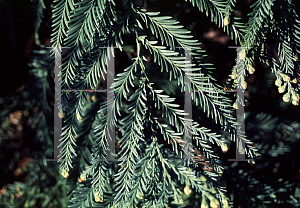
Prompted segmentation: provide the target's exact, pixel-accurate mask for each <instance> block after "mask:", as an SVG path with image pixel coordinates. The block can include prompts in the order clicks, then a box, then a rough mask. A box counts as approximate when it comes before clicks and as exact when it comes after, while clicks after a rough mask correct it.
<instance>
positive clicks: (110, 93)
mask: <svg viewBox="0 0 300 208" xmlns="http://www.w3.org/2000/svg"><path fill="white" fill-rule="evenodd" d="M109 49H111V54H110V50H109ZM107 53H108V54H107V55H108V70H107V114H108V115H107V128H108V139H107V142H108V147H107V160H108V161H115V140H116V130H115V125H114V120H115V104H114V96H115V94H114V87H113V86H112V85H113V83H114V77H115V55H114V48H113V47H108V48H107Z"/></svg>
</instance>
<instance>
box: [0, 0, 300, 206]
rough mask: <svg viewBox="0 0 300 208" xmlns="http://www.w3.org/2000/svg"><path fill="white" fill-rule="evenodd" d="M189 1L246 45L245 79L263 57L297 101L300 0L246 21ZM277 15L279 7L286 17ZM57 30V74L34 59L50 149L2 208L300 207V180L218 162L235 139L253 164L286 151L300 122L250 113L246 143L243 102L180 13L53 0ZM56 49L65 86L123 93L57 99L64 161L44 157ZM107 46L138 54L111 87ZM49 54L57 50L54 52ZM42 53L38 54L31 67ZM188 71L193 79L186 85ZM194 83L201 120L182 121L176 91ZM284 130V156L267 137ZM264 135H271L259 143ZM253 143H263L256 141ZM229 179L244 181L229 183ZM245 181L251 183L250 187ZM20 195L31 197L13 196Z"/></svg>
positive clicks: (268, 6)
mask: <svg viewBox="0 0 300 208" xmlns="http://www.w3.org/2000/svg"><path fill="white" fill-rule="evenodd" d="M186 1H187V0H186ZM4 2H6V1H5V0H2V1H0V3H1V4H4ZM189 2H190V3H191V4H192V5H193V6H197V7H198V8H199V10H200V11H201V12H204V13H205V14H206V15H207V16H210V17H211V21H212V22H214V23H215V24H216V25H217V26H218V27H220V28H223V30H224V31H225V32H226V33H227V34H229V35H230V36H231V39H232V40H234V41H235V42H236V44H240V45H241V46H242V47H245V49H244V50H243V53H242V54H241V57H238V58H237V59H236V60H237V61H238V59H241V58H242V59H245V68H246V69H247V71H248V72H247V75H249V74H253V73H254V71H255V69H254V66H253V65H252V64H253V63H254V61H255V60H259V62H260V63H262V64H263V66H265V67H266V68H270V69H272V73H274V75H275V76H276V82H275V84H276V85H277V86H278V87H279V89H278V90H279V92H280V93H283V92H284V91H285V90H286V89H287V90H288V92H287V93H286V94H285V95H284V96H283V101H284V102H288V101H289V100H290V98H291V100H292V104H293V105H298V103H299V93H298V91H299V89H300V85H299V82H300V74H299V65H298V64H297V61H298V55H299V43H300V38H299V36H298V34H299V26H300V24H299V18H298V16H297V12H296V8H295V6H294V4H293V1H292V0H277V1H276V0H258V1H256V2H255V3H254V4H253V5H252V6H251V8H252V9H253V11H252V12H251V13H249V15H248V16H249V21H248V22H247V23H246V24H245V23H243V22H242V21H241V18H239V17H236V16H234V14H235V9H234V8H235V4H236V1H235V0H190V1H189ZM34 3H35V8H34V11H35V14H34V16H35V21H34V26H35V28H36V29H35V33H36V34H38V28H39V26H40V24H41V19H42V17H43V9H45V5H44V2H43V0H37V1H34ZM274 5H275V6H274ZM0 9H2V8H0ZM277 10H279V11H280V12H281V14H280V15H278V16H276V15H277V14H278V11H277ZM9 18H10V17H8V19H9ZM52 27H53V31H52V39H51V41H52V46H53V48H52V50H51V52H50V54H49V57H50V58H51V60H52V62H51V64H49V65H50V66H51V69H50V70H48V69H45V68H47V67H46V66H42V65H43V64H44V65H47V63H43V64H41V65H39V66H37V65H34V64H32V65H31V67H32V68H33V70H32V72H33V73H35V77H34V79H35V82H36V83H37V84H36V87H37V88H38V90H40V91H41V92H42V93H43V97H42V98H41V100H40V101H39V103H40V106H39V107H40V108H41V109H40V110H39V112H41V111H43V112H44V114H43V115H42V118H40V121H41V122H39V124H38V126H33V128H35V129H37V130H39V131H38V132H37V134H36V135H35V137H36V139H37V140H36V142H39V144H42V147H43V148H42V151H41V152H39V153H37V155H36V157H35V158H34V162H33V163H31V164H30V167H29V168H30V169H32V170H35V171H31V172H30V173H29V175H30V177H29V180H28V181H26V182H25V183H15V184H14V185H10V186H9V189H8V190H7V192H6V193H5V194H4V195H3V196H1V197H2V198H3V200H2V201H1V203H0V205H1V206H4V207H13V206H15V207H22V206H23V207H82V208H83V207H109V208H117V207H122V208H123V207H201V208H203V207H229V206H231V205H234V206H236V207H237V206H241V207H247V206H244V204H242V202H241V201H242V200H245V201H247V203H248V204H252V205H254V206H255V207H268V206H269V205H270V204H272V205H270V206H273V205H274V207H275V206H276V205H277V204H278V201H282V202H283V204H284V205H286V206H288V205H290V204H293V203H294V204H296V205H299V200H300V195H299V190H298V189H297V188H296V184H293V183H289V182H288V181H287V182H286V183H285V184H280V183H282V180H279V181H278V183H279V184H280V185H278V183H274V184H273V186H270V185H269V184H268V183H269V182H266V183H261V182H260V181H259V179H257V178H255V177H253V176H252V175H248V174H247V173H244V170H243V167H241V165H238V164H237V163H234V164H229V165H228V164H225V165H224V164H223V163H222V160H221V158H219V156H220V155H222V153H220V152H221V151H220V150H222V151H223V152H226V151H227V149H228V147H227V145H229V144H231V143H232V141H236V140H237V139H238V138H241V139H243V140H244V141H245V144H246V145H245V154H246V155H247V157H248V158H249V159H251V160H252V159H257V156H259V154H258V152H260V153H261V154H262V156H266V155H272V157H278V154H283V155H285V154H287V153H288V152H289V149H288V148H292V147H291V146H292V145H291V143H293V142H295V143H297V142H298V140H299V138H300V137H299V132H298V131H295V132H293V130H296V129H298V128H299V123H298V122H290V121H285V122H286V123H287V124H283V123H284V121H283V119H281V120H280V119H278V120H277V119H276V118H274V119H271V118H270V117H271V116H266V115H265V114H257V115H256V116H252V115H249V116H248V114H247V117H246V118H245V120H246V121H247V119H248V118H252V120H250V119H249V123H248V124H247V130H246V132H253V131H254V132H257V133H255V134H253V133H250V134H249V135H248V134H247V135H248V137H249V138H250V139H248V137H246V136H245V135H244V132H242V131H241V129H240V127H239V123H238V122H237V121H236V118H235V110H234V107H233V106H234V105H233V103H236V102H241V100H237V101H234V100H232V99H230V95H228V93H226V92H223V91H222V90H221V89H223V88H224V87H223V86H222V85H221V84H220V80H217V78H216V77H215V68H214V67H213V64H212V63H211V61H210V59H209V57H208V56H207V53H206V51H205V50H204V49H203V48H201V43H200V42H199V41H198V40H196V39H195V38H193V36H192V35H191V31H189V30H187V29H185V28H184V26H183V25H181V24H180V23H179V22H178V21H176V20H175V19H174V18H173V17H171V16H164V15H161V14H160V12H159V11H147V10H146V9H143V7H142V5H141V2H139V1H137V0H122V1H121V0H120V1H117V0H93V1H91V0H81V1H77V0H55V1H54V8H53V25H52ZM274 40H276V44H275V45H272V47H273V48H274V50H276V51H277V52H278V56H279V57H275V56H274V55H273V53H272V51H271V50H270V44H271V43H270V42H272V41H273V42H274ZM125 43H126V44H125ZM127 43H129V44H131V45H134V46H133V47H132V46H127ZM57 47H68V48H67V49H64V50H63V53H62V55H61V58H62V67H61V68H62V72H61V86H62V90H71V89H82V90H84V89H106V88H107V89H110V88H112V87H113V88H114V100H113V102H111V101H109V102H108V101H107V100H106V96H105V95H106V94H105V93H89V92H86V91H77V92H70V91H62V94H61V103H60V105H59V106H56V107H58V108H60V110H61V112H62V115H63V116H62V117H63V119H62V120H63V129H62V131H63V133H62V135H61V136H62V138H61V144H60V146H61V147H62V149H61V152H60V155H59V158H60V159H59V166H58V165H56V164H55V163H51V162H47V161H46V157H47V156H49V155H50V154H51V153H52V150H51V148H52V146H51V145H52V141H51V136H53V128H50V127H49V126H51V124H50V123H51V121H52V119H53V118H52V115H53V110H52V108H53V107H54V105H53V100H54V98H53V95H54V87H53V83H52V81H51V76H53V75H54V74H53V68H54V63H53V59H54V56H55V55H57V54H55V52H56V51H55V48H57ZM107 47H116V48H117V49H116V50H119V51H120V52H119V53H127V54H130V53H131V52H132V51H134V52H136V53H135V55H136V56H135V57H129V58H130V59H131V62H130V64H129V65H128V66H125V67H123V66H122V67H123V68H122V71H121V72H119V71H118V70H117V72H119V73H117V72H116V74H115V79H114V83H113V85H112V86H106V87H105V84H106V83H105V80H106V79H107V73H108V69H107V65H108V60H109V59H111V58H112V56H114V53H115V52H113V51H112V49H111V48H107ZM187 50H190V53H191V56H192V62H191V63H189V61H187V60H186V58H185V53H187ZM117 53H118V52H117ZM42 54H44V56H45V54H46V55H48V53H46V52H45V51H44V52H43V53H42ZM131 54H132V53H131ZM38 59H39V55H38V53H37V52H36V53H35V56H34V58H33V61H32V63H35V61H36V60H38ZM43 59H47V58H45V57H44V58H43ZM49 60H50V59H49ZM124 65H125V64H124ZM189 68H190V69H189ZM45 71H46V72H47V73H46V72H45ZM236 73H237V66H234V67H233V69H232V75H231V79H228V81H227V86H229V87H232V88H236V86H237V83H239V82H240V81H241V80H238V79H237V74H236ZM184 76H187V78H188V79H189V81H190V83H191V85H190V86H189V85H187V83H185V82H184ZM47 79H48V80H47ZM36 80H39V82H38V81H36ZM49 80H50V81H49ZM167 80H168V81H167ZM50 83H51V84H50ZM164 83H167V84H164ZM185 90H188V91H189V93H191V98H192V100H193V101H194V105H195V106H193V108H195V109H197V110H198V111H200V112H197V113H195V115H193V119H192V120H190V119H186V118H185V117H184V116H185V115H186V113H185V112H184V110H182V109H181V108H182V107H183V105H182V103H181V102H180V101H178V100H179V95H176V93H174V92H177V93H183V92H184V91H185ZM100 94H101V95H100ZM172 95H173V96H176V97H172ZM52 98H53V99H52ZM55 99H57V98H55ZM50 100H51V101H50ZM175 100H176V101H177V102H175ZM199 104H200V105H199ZM242 105H244V103H242ZM200 114H203V115H204V116H205V117H206V118H207V119H209V120H210V123H212V124H213V128H211V125H210V123H208V124H207V125H205V123H204V122H203V120H202V119H201V118H200V117H201V116H200ZM251 116H252V117H251ZM239 122H240V121H239ZM109 124H113V126H115V129H116V130H117V131H116V132H117V133H116V135H117V136H116V140H117V141H116V155H115V156H116V161H107V160H106V157H107V156H108V153H109V151H108V149H109V148H110V147H109V146H108V141H109V140H111V138H110V135H109V129H108V128H109ZM257 128H260V129H257ZM115 129H114V130H113V131H115ZM291 129H292V130H291ZM279 132H284V134H285V135H286V137H287V138H288V144H283V143H278V145H280V150H285V151H284V152H279V151H278V150H279V148H277V146H276V145H277V144H276V145H275V147H274V149H275V150H276V151H272V152H267V151H266V149H267V148H268V147H266V146H267V144H266V143H268V142H269V140H272V139H273V138H276V141H277V140H278V141H280V139H281V137H280V136H278V134H280V133H279ZM186 134H188V135H191V139H192V143H191V144H186V143H187V142H186V141H184V139H183V138H184V135H186ZM273 134H274V135H273ZM266 135H268V136H269V138H268V139H266V138H265V139H263V140H264V141H261V140H262V138H264V137H265V136H266ZM237 137H238V138H237ZM250 140H251V141H250ZM253 142H255V143H256V144H257V143H260V145H257V146H254V145H253ZM281 142H282V141H281ZM265 145H266V146H265ZM187 146H188V151H186V147H187ZM41 158H42V159H41ZM183 158H185V159H183ZM249 161H250V160H249ZM252 161H254V160H252ZM263 162H265V161H263ZM263 162H262V163H263ZM223 173H224V174H223ZM243 173H244V174H243ZM232 176H233V177H234V178H235V180H231V179H228V178H230V177H232ZM62 177H64V178H65V179H63V178H62ZM42 181H43V182H42ZM225 181H226V183H225ZM39 182H40V183H41V184H42V185H40V184H39ZM228 182H230V184H228ZM51 183H52V184H53V183H55V184H56V185H55V186H54V187H53V188H52V189H51V190H49V189H48V187H47V186H49V184H51ZM232 184H234V185H232ZM244 186H248V187H247V188H246V187H245V188H244V189H242V188H241V187H244ZM289 187H292V188H291V189H289ZM256 188H257V190H259V191H256ZM285 188H286V189H287V190H288V189H289V194H290V196H289V197H290V199H291V200H290V199H286V197H285V196H283V195H284V194H281V192H282V190H281V189H285ZM228 190H229V191H231V190H235V191H239V192H241V193H244V194H245V196H241V194H240V195H239V194H237V195H238V196H235V197H236V199H235V200H234V199H233V198H230V197H231V194H230V192H229V193H228V192H227V191H228ZM245 190H246V191H245ZM248 190H250V191H249V193H246V192H247V191H248ZM45 192H47V194H44V193H45ZM253 192H254V193H253ZM252 193H253V194H252ZM14 194H19V196H22V197H21V198H20V197H17V198H16V199H15V198H11V199H9V198H10V196H11V195H14ZM254 195H256V196H254ZM277 196H278V197H277ZM243 197H244V198H243ZM234 203H235V204H234ZM249 207H253V206H249Z"/></svg>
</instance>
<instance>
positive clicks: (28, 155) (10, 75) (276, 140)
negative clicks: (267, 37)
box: [0, 0, 300, 208]
mask: <svg viewBox="0 0 300 208" xmlns="http://www.w3.org/2000/svg"><path fill="white" fill-rule="evenodd" d="M41 2H42V3H43V4H42V3H41ZM140 2H141V3H142V4H143V7H144V8H145V9H147V10H148V11H160V12H161V14H163V15H170V16H173V17H174V18H175V19H178V20H179V21H180V23H181V24H182V25H184V26H185V27H186V28H187V29H189V30H191V31H192V35H193V36H194V37H195V38H196V39H198V40H199V41H200V42H202V47H203V48H204V49H206V51H207V54H208V55H209V57H210V59H211V61H212V63H214V65H215V67H216V70H215V74H216V75H217V77H216V78H217V80H218V81H219V82H220V83H221V84H224V83H225V82H226V80H227V78H228V75H229V74H230V73H231V69H232V67H233V66H234V65H235V59H236V50H234V49H230V48H229V47H228V46H234V45H235V44H234V41H232V40H230V37H229V36H228V35H226V34H225V33H224V32H223V31H222V30H221V29H219V28H218V27H217V26H216V25H215V24H214V23H211V21H210V18H209V17H206V15H205V14H202V13H201V12H199V10H198V9H197V8H196V7H192V4H191V3H189V2H185V1H183V0H163V1H157V0H147V1H146V0H142V1H140ZM254 2H255V1H254V0H240V1H237V4H236V9H237V13H236V15H237V16H238V17H241V18H242V21H244V22H247V20H248V19H247V18H248V17H247V15H246V14H247V13H249V12H250V11H251V9H250V5H251V4H253V3H254ZM295 3H296V6H297V8H300V7H299V2H298V1H295ZM52 8H53V4H52V1H49V0H44V1H41V0H31V1H30V0H14V1H9V0H0V11H1V12H0V18H1V24H0V31H1V32H0V37H1V38H0V41H1V47H0V51H1V56H0V59H1V64H2V67H1V72H2V73H1V76H0V85H1V94H0V109H1V112H0V114H1V116H0V166H1V167H0V169H1V171H0V178H1V180H0V189H1V190H0V207H49V208H54V207H67V204H68V198H67V195H68V194H69V192H70V187H68V185H67V184H66V183H65V181H64V180H63V178H62V176H61V175H60V172H59V166H58V164H57V163H56V162H47V161H46V159H50V158H52V157H53V155H52V154H53V101H54V98H53V95H54V91H53V89H54V83H53V77H52V76H51V75H50V69H49V65H50V64H49V63H50V60H49V57H50V55H49V49H47V48H46V47H48V46H50V33H51V9H52ZM41 11H42V13H41ZM41 14H42V15H41ZM149 35H150V34H149ZM128 38H129V37H128ZM124 40H125V42H126V37H124ZM129 60H130V59H129V57H128V56H127V55H126V54H124V52H122V53H118V54H117V55H116V72H119V71H120V70H123V69H124V68H125V67H124V65H127V64H128V65H129V64H130V61H129ZM255 64H256V66H255V69H256V70H255V73H254V74H252V75H249V76H248V77H247V78H246V80H247V85H248V88H247V89H246V92H245V98H246V100H247V101H246V106H245V111H246V114H245V126H246V135H247V137H248V138H249V139H250V140H251V141H253V142H254V144H255V145H256V146H257V148H258V149H259V151H260V153H261V157H260V158H259V159H258V160H257V161H256V162H255V164H249V163H246V162H228V159H232V158H235V143H232V144H230V146H229V150H228V152H226V153H223V152H219V154H220V159H221V160H222V161H223V164H224V166H225V171H224V174H223V176H222V177H223V180H224V181H225V182H226V187H227V190H228V197H229V198H230V200H231V201H232V207H242V208H244V207H300V190H299V187H300V186H299V182H300V162H299V155H300V152H299V149H300V123H299V122H300V110H299V107H298V106H293V105H291V104H290V103H285V102H283V101H282V97H281V95H280V94H279V93H278V91H277V87H276V86H275V85H274V81H275V79H276V78H275V76H274V75H273V74H272V73H271V72H270V69H268V68H265V66H262V65H261V64H260V63H259V62H258V61H256V62H255ZM172 83H173V82H172ZM172 83H171V85H170V86H169V88H168V89H169V91H168V92H167V93H168V94H173V95H176V94H178V97H177V99H178V100H179V104H180V105H181V106H183V104H184V103H183V102H182V103H180V100H181V101H183V99H180V95H179V94H180V93H176V90H178V89H177V87H176V81H175V82H174V83H175V84H174V85H173V84H172ZM230 96H231V98H232V99H234V96H233V95H230ZM177 99H176V100H177ZM197 109H199V106H195V105H193V117H194V118H197V119H199V121H201V122H200V124H201V123H209V122H211V121H209V119H207V117H206V116H203V115H202V114H201V113H200V112H201V111H200V110H197ZM209 127H210V128H211V129H212V130H216V129H217V128H214V124H213V123H211V124H210V126H209ZM225 136H226V135H225ZM214 150H215V151H216V152H217V151H220V150H218V148H216V149H214ZM183 199H184V203H183V205H182V207H199V208H200V203H199V201H200V199H199V195H197V194H195V193H193V192H192V193H190V194H184V196H183Z"/></svg>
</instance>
